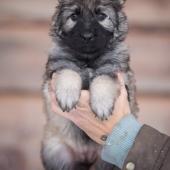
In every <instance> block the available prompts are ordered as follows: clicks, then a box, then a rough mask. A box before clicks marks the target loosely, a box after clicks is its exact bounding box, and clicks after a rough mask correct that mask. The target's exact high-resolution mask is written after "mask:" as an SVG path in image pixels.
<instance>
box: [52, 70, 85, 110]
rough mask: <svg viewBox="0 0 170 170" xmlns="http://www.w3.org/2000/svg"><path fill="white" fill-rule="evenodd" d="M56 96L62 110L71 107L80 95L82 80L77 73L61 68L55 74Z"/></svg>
mask: <svg viewBox="0 0 170 170" xmlns="http://www.w3.org/2000/svg"><path fill="white" fill-rule="evenodd" d="M56 77H57V78H56V83H55V86H56V98H57V102H58V104H59V106H60V107H61V109H62V110H63V111H67V112H69V111H70V110H71V109H73V108H74V107H75V106H76V104H77V102H78V100H79V97H80V92H81V86H82V81H81V77H80V76H79V74H78V73H76V72H75V71H72V70H68V69H65V70H62V71H61V72H59V73H58V74H57V76H56Z"/></svg>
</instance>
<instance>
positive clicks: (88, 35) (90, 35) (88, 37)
mask: <svg viewBox="0 0 170 170" xmlns="http://www.w3.org/2000/svg"><path fill="white" fill-rule="evenodd" d="M82 38H83V39H84V40H86V41H90V40H92V39H93V38H94V34H93V33H90V32H86V33H83V34H82Z"/></svg>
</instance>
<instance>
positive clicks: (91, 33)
mask: <svg viewBox="0 0 170 170" xmlns="http://www.w3.org/2000/svg"><path fill="white" fill-rule="evenodd" d="M124 1H125V0H59V4H58V7H57V11H56V13H55V15H54V17H53V23H52V29H51V35H52V37H53V38H54V40H55V39H57V40H58V38H59V40H60V42H62V43H63V44H64V45H66V46H67V47H69V48H71V49H72V50H75V51H77V52H79V53H83V54H93V53H96V52H100V51H106V50H107V49H108V48H110V47H113V44H114V43H117V41H122V40H124V38H125V36H126V34H127V30H128V26H127V19H126V16H125V15H124V13H123V12H122V6H123V4H124Z"/></svg>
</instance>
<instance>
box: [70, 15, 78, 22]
mask: <svg viewBox="0 0 170 170" xmlns="http://www.w3.org/2000/svg"><path fill="white" fill-rule="evenodd" d="M70 18H71V19H72V20H73V21H77V20H78V15H77V14H72V15H71V16H70Z"/></svg>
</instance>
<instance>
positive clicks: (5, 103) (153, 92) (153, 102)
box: [0, 0, 170, 170]
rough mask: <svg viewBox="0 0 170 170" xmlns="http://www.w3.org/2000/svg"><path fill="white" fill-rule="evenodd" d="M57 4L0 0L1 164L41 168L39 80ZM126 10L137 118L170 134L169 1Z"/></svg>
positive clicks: (132, 1)
mask: <svg viewBox="0 0 170 170" xmlns="http://www.w3.org/2000/svg"><path fill="white" fill-rule="evenodd" d="M55 4H56V0H49V1H47V0H29V1H26V0H12V1H10V0H1V1H0V170H1V169H3V170H11V169H12V170H14V169H16V170H30V169H31V170H34V169H36V170H42V166H41V162H40V156H39V152H40V140H41V136H42V130H43V124H44V123H45V118H44V115H43V105H42V97H41V84H42V75H43V71H44V65H45V62H46V60H47V54H48V49H49V47H50V42H51V41H50V38H49V36H48V30H49V23H50V18H51V15H52V13H53V11H54V6H55ZM125 11H126V12H127V14H128V17H129V25H130V32H129V35H128V38H127V43H128V44H129V48H130V52H131V65H132V68H133V70H134V71H135V73H136V79H137V88H138V100H139V107H140V114H139V120H140V121H141V122H142V123H147V124H149V125H152V126H154V127H156V128H158V129H160V130H161V131H162V132H165V133H168V134H169V135H170V123H169V122H170V1H169V0H143V1H140V0H129V1H127V4H126V7H125ZM11 162H12V163H11ZM11 166H12V167H11ZM5 168H6V169H5Z"/></svg>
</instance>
